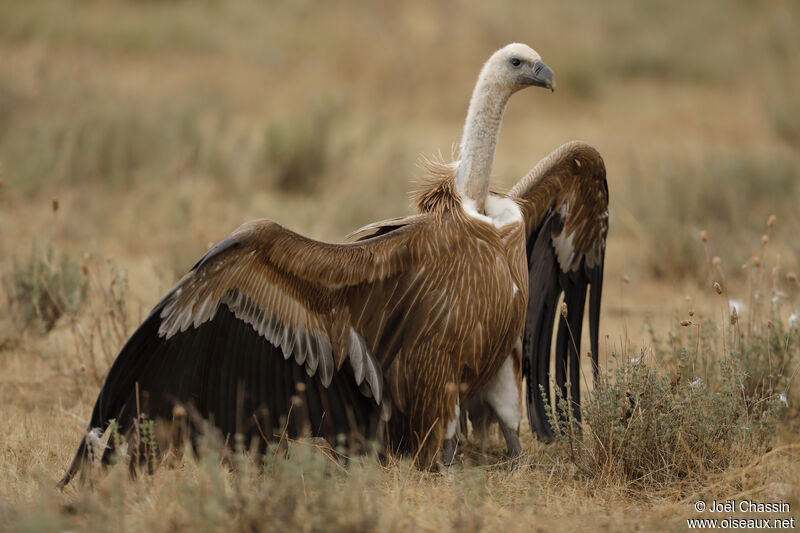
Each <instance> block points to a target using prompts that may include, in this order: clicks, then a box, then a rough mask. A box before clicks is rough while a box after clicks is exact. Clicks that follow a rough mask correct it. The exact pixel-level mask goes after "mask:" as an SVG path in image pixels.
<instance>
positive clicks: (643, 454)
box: [548, 216, 800, 491]
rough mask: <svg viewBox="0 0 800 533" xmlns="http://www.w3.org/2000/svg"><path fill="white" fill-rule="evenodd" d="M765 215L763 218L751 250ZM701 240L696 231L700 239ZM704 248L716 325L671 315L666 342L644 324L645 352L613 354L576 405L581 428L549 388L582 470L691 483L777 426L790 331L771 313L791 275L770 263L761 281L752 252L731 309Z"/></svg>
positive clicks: (791, 348) (731, 462)
mask: <svg viewBox="0 0 800 533" xmlns="http://www.w3.org/2000/svg"><path fill="white" fill-rule="evenodd" d="M775 220H776V219H775V217H773V216H771V217H770V218H769V220H768V222H767V233H766V234H765V235H764V236H763V238H762V239H761V243H762V246H761V249H760V250H759V254H760V256H761V257H767V249H768V246H769V242H770V239H769V236H770V232H771V230H772V228H773V227H774V225H775ZM707 240H708V239H707V235H706V233H705V232H703V234H702V236H701V242H702V243H703V246H706V243H707ZM707 251H708V250H707V248H706V257H707V262H708V265H707V266H708V269H707V272H708V277H709V279H710V285H711V288H710V290H711V291H713V292H714V293H716V294H715V297H716V298H718V299H719V302H720V304H721V305H722V306H723V309H724V310H725V311H724V313H723V314H724V317H725V318H724V320H723V323H722V324H717V323H715V322H714V321H713V320H710V319H707V318H703V317H701V316H699V315H698V314H697V313H696V312H695V311H693V310H690V311H689V312H688V317H686V318H683V317H679V318H678V319H677V320H675V327H674V328H673V330H672V331H670V332H669V334H668V338H667V340H663V339H661V338H660V337H659V336H658V335H656V334H655V333H654V332H653V329H652V327H651V328H650V333H651V336H652V337H653V338H652V351H649V350H642V353H640V354H639V355H638V356H637V357H630V356H629V354H626V353H623V354H621V355H616V354H615V355H613V361H612V362H613V363H616V368H614V369H609V370H608V373H607V375H605V376H602V377H601V379H600V380H599V383H598V384H597V387H596V388H595V390H593V391H592V393H591V394H590V395H589V397H588V399H587V400H586V401H585V403H584V405H583V416H584V422H585V426H583V427H581V424H580V423H579V422H577V421H576V420H575V419H574V418H572V415H571V412H572V411H571V409H567V406H568V404H569V402H570V400H571V399H570V398H564V397H562V396H561V395H560V390H558V389H556V402H557V406H558V413H559V414H558V415H556V414H555V411H554V410H553V409H550V411H549V413H548V416H549V417H550V419H551V423H552V424H553V425H554V427H555V431H556V440H557V441H560V442H561V443H562V444H563V446H564V447H565V448H566V449H567V450H568V452H567V454H568V457H569V460H570V461H571V462H572V463H573V464H574V465H575V467H576V468H577V469H578V471H579V472H580V473H581V474H582V475H583V476H585V477H588V478H592V479H599V480H602V481H604V482H607V483H612V484H616V483H622V484H624V485H626V486H631V487H633V488H637V489H643V490H645V491H646V490H647V489H650V488H653V487H656V488H664V487H675V486H679V485H680V486H683V485H685V484H686V483H693V484H696V485H697V484H699V483H701V482H703V481H705V480H706V479H707V478H708V476H709V475H712V474H720V473H722V472H725V471H726V470H728V469H730V468H732V467H742V466H744V465H746V464H747V463H749V462H750V461H752V460H753V459H755V458H756V457H758V456H759V455H760V454H763V453H764V452H765V451H766V449H767V447H768V444H769V442H770V440H771V439H772V438H773V436H774V435H775V434H776V429H777V427H778V424H779V423H781V422H786V421H787V420H788V416H786V413H789V412H790V411H789V410H786V409H785V408H787V407H790V406H792V405H793V404H794V403H795V402H796V400H795V399H794V398H792V394H791V376H792V375H793V373H794V372H796V368H797V365H798V362H800V329H798V328H797V326H796V324H795V325H793V326H789V327H786V326H784V323H783V321H782V319H781V317H782V316H783V315H784V313H785V311H784V308H785V307H787V306H788V307H791V306H792V302H791V301H790V298H789V295H790V294H791V293H792V289H791V288H790V287H788V286H787V285H791V284H796V283H797V282H796V276H795V275H794V274H791V275H787V276H781V275H780V272H781V271H780V269H779V268H778V267H777V266H776V267H775V268H773V269H772V278H771V284H769V283H768V282H767V281H768V280H765V278H764V275H763V271H764V270H766V269H767V265H766V264H762V261H761V260H759V259H758V258H757V256H754V258H753V260H752V261H751V266H752V268H751V269H750V271H749V278H748V282H747V287H748V289H749V291H748V292H749V306H748V308H747V309H748V311H747V313H746V314H745V313H743V309H744V306H742V305H741V304H739V306H740V307H741V308H742V309H740V310H737V309H736V305H731V304H732V302H731V300H730V292H729V291H730V290H731V287H729V286H728V278H727V277H726V276H725V271H724V269H723V264H722V261H721V260H720V259H719V258H713V259H711V258H709V257H708V253H707ZM728 310H730V311H728ZM794 316H795V317H796V315H794ZM681 318H682V319H681ZM794 320H796V318H795V319H794ZM562 413H563V414H562ZM582 429H585V433H582V431H581V430H582Z"/></svg>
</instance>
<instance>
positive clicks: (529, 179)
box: [355, 141, 608, 456]
mask: <svg viewBox="0 0 800 533" xmlns="http://www.w3.org/2000/svg"><path fill="white" fill-rule="evenodd" d="M425 163H426V168H427V169H428V171H429V175H430V177H429V178H428V179H427V180H426V181H425V183H424V186H423V187H422V189H421V190H420V191H418V192H417V194H416V195H415V196H414V201H415V204H416V207H417V208H418V209H419V210H420V211H421V212H422V213H432V212H437V211H438V210H440V209H443V208H446V206H448V205H449V202H450V201H451V200H450V198H451V197H452V196H451V192H450V191H452V190H453V189H454V180H455V169H456V166H455V165H453V164H449V163H443V162H440V161H426V162H425ZM494 194H495V197H498V196H500V194H499V193H494ZM508 197H509V198H511V199H513V200H514V201H515V202H516V204H517V205H518V206H519V208H520V210H521V213H522V219H523V221H524V227H525V237H524V238H525V242H526V246H525V248H526V256H527V267H528V270H529V272H528V275H529V284H528V307H527V311H526V320H525V334H524V338H523V342H522V345H521V347H520V348H519V349H515V350H514V351H513V352H511V353H512V360H511V361H510V364H509V368H508V370H507V371H505V372H501V373H498V374H495V375H494V376H493V378H492V379H491V380H490V383H488V386H487V387H485V388H484V389H482V390H480V391H476V390H472V391H471V393H470V394H469V395H468V396H467V399H468V400H469V404H468V406H467V407H468V409H469V416H470V419H471V420H472V422H473V428H474V429H475V432H476V434H477V437H478V440H479V441H485V437H486V431H487V429H488V424H489V422H490V421H491V420H495V419H497V420H498V421H499V422H500V426H501V430H502V431H503V434H504V436H505V438H506V441H507V444H508V448H509V453H510V454H511V455H512V456H513V455H516V454H518V453H519V452H520V451H521V450H520V448H519V443H518V441H517V439H516V434H517V432H518V427H519V416H520V413H521V410H520V409H519V406H518V404H519V398H520V391H521V386H522V378H523V377H524V378H525V380H526V401H527V412H528V418H529V422H530V424H531V430H532V431H533V432H534V433H535V434H536V435H537V436H538V437H539V438H542V439H549V438H552V436H553V431H552V427H551V425H550V422H549V420H548V419H547V417H546V415H545V407H544V406H545V401H547V403H548V404H550V403H552V394H551V392H550V359H551V357H550V346H551V338H552V334H553V322H554V319H555V318H556V316H557V315H558V316H559V327H558V333H557V338H556V353H555V355H556V363H555V370H556V372H555V376H554V381H555V384H556V386H557V387H559V388H560V389H561V393H562V396H563V397H564V398H567V396H568V391H567V389H566V383H567V375H568V374H569V383H570V390H569V397H570V398H571V399H572V401H573V404H572V405H573V414H574V416H575V417H576V418H577V419H578V420H580V416H581V415H580V382H581V380H583V379H587V378H585V376H582V375H581V373H580V358H579V356H578V354H580V352H581V350H580V347H581V333H582V326H583V314H584V306H585V301H586V293H587V290H589V287H591V290H590V297H589V326H590V344H591V354H592V373H591V375H592V376H593V378H594V379H595V380H596V377H597V357H598V334H599V331H598V329H599V317H600V301H601V296H602V283H603V264H604V258H605V243H606V236H607V234H608V185H607V182H606V169H605V163H604V162H603V158H602V157H601V156H600V154H599V153H598V152H597V150H595V149H594V148H593V147H591V146H590V145H588V144H586V143H584V142H581V141H572V142H568V143H566V144H564V145H562V146H560V147H559V148H557V149H556V150H554V151H553V152H552V153H550V154H549V155H548V156H547V157H545V158H544V159H542V160H541V161H540V162H539V163H538V164H537V165H536V166H535V167H534V168H533V169H531V171H530V172H528V174H526V175H525V176H524V177H523V178H522V179H521V180H520V181H519V182H518V183H517V184H516V185H515V186H514V187H513V188H512V189H511V190H510V191H509V193H508ZM421 216H423V215H411V216H409V217H404V218H397V219H391V220H387V221H382V222H377V223H374V224H371V225H369V226H367V227H365V228H362V229H361V230H359V231H358V232H356V233H355V234H356V235H378V234H381V233H383V232H385V231H391V230H394V229H397V228H398V227H401V226H402V225H403V224H404V223H405V222H406V221H407V222H409V223H410V222H412V221H414V220H416V219H417V218H419V217H421ZM506 246H507V249H508V250H509V252H511V251H513V250H514V249H515V247H516V246H517V242H516V241H515V240H511V241H508V242H507V243H506ZM562 294H563V296H564V301H565V303H566V305H567V316H566V317H563V316H560V314H559V309H557V304H558V300H559V297H560V296H561V295H562ZM570 330H571V332H572V333H571V334H570ZM567 354H569V355H567ZM542 391H543V392H544V395H545V399H543V397H542Z"/></svg>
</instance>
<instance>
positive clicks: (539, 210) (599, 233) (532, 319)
mask: <svg viewBox="0 0 800 533" xmlns="http://www.w3.org/2000/svg"><path fill="white" fill-rule="evenodd" d="M510 196H512V197H514V198H515V199H516V200H517V202H518V203H519V205H520V208H521V209H522V212H523V217H524V219H525V224H526V229H527V246H526V253H527V256H528V268H529V282H528V283H529V285H528V287H529V296H528V311H527V316H526V319H525V335H524V338H523V365H522V368H523V375H524V376H525V378H526V382H527V385H526V400H527V407H528V419H529V421H530V424H531V430H532V431H534V432H535V433H536V434H537V435H538V436H539V437H540V438H545V439H547V438H551V437H552V436H553V431H552V428H551V426H550V423H549V421H548V420H547V417H546V415H545V407H544V406H545V401H547V402H548V403H549V402H550V401H551V398H552V396H551V393H550V387H549V381H550V379H549V378H550V344H551V338H552V334H553V323H554V318H555V317H556V314H557V313H560V309H557V306H558V300H559V297H560V295H561V294H562V293H563V294H564V302H565V303H566V304H567V317H566V318H563V317H559V322H558V324H559V325H558V333H557V338H556V361H555V371H556V375H555V382H556V385H557V386H558V387H560V388H561V391H562V393H563V395H564V397H565V398H566V397H567V390H566V382H567V373H569V383H570V391H569V394H570V397H571V399H572V402H573V412H574V415H575V417H576V418H577V419H578V420H580V380H581V373H580V367H579V364H580V357H579V354H580V342H581V330H582V325H583V313H584V305H585V302H586V292H587V289H588V288H589V287H591V289H590V290H589V328H590V342H591V351H592V375H593V377H594V379H595V380H596V379H597V364H598V328H599V320H600V299H601V296H602V290H603V263H604V260H605V244H606V235H607V233H608V184H607V182H606V168H605V164H604V162H603V159H602V157H601V156H600V154H599V153H598V152H597V150H595V149H594V148H592V147H591V146H589V145H588V144H586V143H583V142H580V141H573V142H570V143H567V144H565V145H563V146H561V147H559V148H558V149H556V150H555V151H553V152H552V153H551V154H550V155H549V156H547V157H546V158H545V159H543V160H542V161H540V162H539V163H538V164H537V165H536V166H535V167H534V168H533V170H531V171H530V173H528V175H527V176H525V177H524V178H523V179H522V180H520V182H519V183H517V185H515V186H514V188H513V189H512V190H511V192H510ZM573 339H574V341H573ZM567 354H569V355H568V356H567ZM540 388H541V389H543V390H544V396H545V398H544V399H543V397H542V393H541V390H540Z"/></svg>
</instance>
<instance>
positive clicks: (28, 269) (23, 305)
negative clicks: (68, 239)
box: [4, 244, 87, 333]
mask: <svg viewBox="0 0 800 533" xmlns="http://www.w3.org/2000/svg"><path fill="white" fill-rule="evenodd" d="M4 282H5V285H6V293H7V294H8V299H9V306H10V307H11V309H12V311H13V316H14V318H15V319H16V321H17V322H18V323H20V324H21V325H22V326H23V327H28V326H32V325H34V326H35V327H37V328H38V329H39V330H40V331H41V332H45V333H46V332H48V331H50V330H51V329H53V326H54V325H55V323H56V321H57V320H58V319H59V318H60V317H61V316H62V315H64V314H69V315H74V314H75V313H77V312H78V309H79V308H80V307H81V306H82V305H83V303H84V301H85V300H86V287H87V284H86V279H85V277H84V276H83V274H82V272H81V269H80V267H79V266H78V263H77V262H76V261H75V260H74V259H72V257H70V255H69V254H68V253H67V252H62V253H61V254H58V255H56V253H55V251H54V250H53V247H52V246H48V247H47V248H45V249H44V250H43V249H41V248H39V247H38V246H37V245H36V244H34V245H33V248H32V250H31V255H30V258H29V259H28V261H26V262H19V261H18V260H16V259H15V260H14V266H13V269H12V271H11V274H10V275H9V276H7V277H6V279H5V280H4Z"/></svg>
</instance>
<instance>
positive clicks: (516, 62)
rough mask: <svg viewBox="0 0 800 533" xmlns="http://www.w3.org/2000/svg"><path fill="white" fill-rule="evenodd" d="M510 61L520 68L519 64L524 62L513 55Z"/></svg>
mask: <svg viewBox="0 0 800 533" xmlns="http://www.w3.org/2000/svg"><path fill="white" fill-rule="evenodd" d="M510 63H511V65H512V66H513V67H514V68H519V66H520V65H521V64H522V61H520V60H519V58H518V57H512V58H511V61H510Z"/></svg>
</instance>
